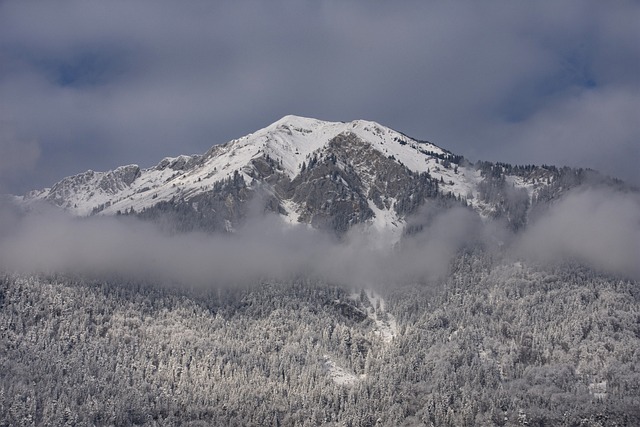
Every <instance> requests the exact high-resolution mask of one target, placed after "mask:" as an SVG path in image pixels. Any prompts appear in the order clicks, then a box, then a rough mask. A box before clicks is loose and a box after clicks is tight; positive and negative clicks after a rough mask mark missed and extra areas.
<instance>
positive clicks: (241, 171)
mask: <svg viewBox="0 0 640 427" xmlns="http://www.w3.org/2000/svg"><path fill="white" fill-rule="evenodd" d="M551 175H552V173H551V172H550V171H549V170H547V169H545V168H536V169H535V170H534V169H513V168H511V167H509V165H492V164H488V163H486V164H481V165H472V164H470V163H469V162H466V161H464V159H463V157H462V156H458V155H455V154H453V153H450V152H449V151H446V150H444V149H442V148H440V147H438V146H436V145H434V144H431V143H429V142H425V141H419V140H416V139H413V138H410V137H408V136H407V135H405V134H403V133H400V132H397V131H395V130H393V129H391V128H388V127H385V126H383V125H381V124H379V123H376V122H373V121H367V120H354V121H351V122H330V121H322V120H318V119H313V118H306V117H300V116H295V115H288V116H285V117H283V118H281V119H280V120H278V121H276V122H274V123H272V124H270V125H268V126H266V127H264V128H262V129H260V130H257V131H255V132H254V133H251V134H248V135H246V136H243V137H240V138H238V139H234V140H232V141H229V142H227V143H226V144H221V145H214V146H213V147H211V149H209V150H208V151H207V152H206V153H205V154H204V155H191V156H187V155H181V156H177V157H166V158H164V159H162V160H161V161H160V162H159V163H158V164H157V165H156V166H154V167H151V168H148V169H141V168H140V167H138V166H137V165H128V166H122V167H119V168H116V169H114V170H112V171H108V172H94V171H87V172H84V173H82V174H79V175H75V176H72V177H68V178H65V179H63V180H61V181H60V182H58V183H56V184H55V185H54V186H53V187H51V188H48V189H43V190H39V191H32V192H30V193H29V194H27V195H25V196H23V197H22V200H23V203H25V204H27V205H28V204H30V203H32V202H35V201H39V200H43V201H46V202H49V203H52V204H54V205H57V206H59V207H61V208H63V209H65V210H68V211H70V212H72V213H74V214H76V215H92V214H98V213H99V214H117V213H123V214H124V213H139V212H142V211H147V212H149V211H153V210H154V209H155V210H156V211H157V210H158V209H162V210H163V212H164V211H165V210H167V209H169V210H171V209H174V208H175V209H178V208H177V206H180V209H182V210H180V215H184V214H185V212H187V213H188V214H189V215H192V216H198V217H199V218H200V217H202V216H205V217H207V216H210V217H211V218H209V219H208V220H210V221H214V222H215V221H218V219H217V218H218V217H220V218H223V217H224V221H226V222H224V221H223V222H224V224H226V223H227V222H228V223H230V224H232V225H231V227H233V223H234V221H240V220H241V218H242V216H243V215H244V214H243V213H242V208H241V206H243V205H244V204H245V203H246V202H247V201H248V200H250V199H251V197H253V195H254V194H256V192H261V194H263V195H264V194H267V199H268V204H269V209H270V210H272V211H274V212H278V213H280V214H282V215H283V217H284V218H285V219H286V221H288V222H294V223H295V222H306V223H309V224H311V225H314V226H320V227H330V228H334V229H338V230H340V231H345V230H346V229H348V228H349V227H350V226H351V225H354V224H357V223H362V222H365V223H366V222H368V223H370V224H371V225H373V226H375V227H376V228H378V229H380V228H381V229H389V228H391V229H393V230H401V229H402V228H403V224H404V220H405V218H406V216H407V215H410V214H411V213H412V212H415V211H416V210H417V209H418V207H419V206H421V205H422V204H423V203H424V202H425V200H426V199H428V198H436V197H442V198H447V197H449V198H453V199H455V200H457V201H458V202H460V203H465V204H468V205H471V206H472V207H474V208H475V209H477V210H478V211H479V212H480V213H481V214H482V215H483V216H491V215H494V214H496V212H498V213H499V212H501V210H504V203H505V201H504V200H502V201H500V200H496V201H495V202H494V201H492V200H490V199H491V198H493V197H494V196H495V194H503V193H504V192H506V191H507V190H505V189H504V188H502V187H505V188H506V185H507V184H508V186H509V188H513V189H516V190H518V191H520V190H523V191H524V193H522V192H520V193H518V194H521V193H522V194H523V195H524V196H523V197H524V198H526V199H527V200H532V198H533V197H534V196H535V195H536V194H537V192H538V191H539V190H540V189H541V188H543V187H544V186H545V185H548V184H549V182H553V177H552V176H551ZM496 185H497V186H500V189H498V190H496V191H497V192H494V193H495V194H494V193H492V192H491V191H489V189H491V188H493V187H494V186H496ZM265 190H266V191H265ZM492 191H493V190H492ZM509 191H511V190H509ZM514 191H515V190H514ZM511 192H512V193H513V191H511ZM504 194H506V193H504ZM509 197H511V196H509ZM518 197H520V198H522V197H521V196H518ZM163 203H164V204H163ZM518 203H520V202H518ZM523 203H524V202H523ZM159 206H160V207H159ZM185 206H187V207H188V208H187V209H186V210H184V207H185ZM191 211H193V212H191ZM523 212H524V214H526V209H525V210H524V211H523ZM154 215H155V214H154ZM214 217H215V218H214ZM191 220H193V219H190V221H191ZM212 227H213V228H219V224H218V222H216V223H215V224H214V226H212ZM223 228H224V229H227V228H228V227H227V226H226V225H225V226H224V227H223ZM394 232H395V231H394Z"/></svg>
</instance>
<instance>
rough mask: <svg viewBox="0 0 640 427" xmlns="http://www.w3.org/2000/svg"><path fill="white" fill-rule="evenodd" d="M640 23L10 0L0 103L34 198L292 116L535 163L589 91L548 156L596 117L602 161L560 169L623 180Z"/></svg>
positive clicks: (576, 143)
mask: <svg viewBox="0 0 640 427" xmlns="http://www.w3.org/2000/svg"><path fill="white" fill-rule="evenodd" d="M639 17H640V6H638V5H637V4H635V3H631V2H630V3H617V4H615V5H611V4H607V5H601V4H600V3H599V2H596V1H591V2H585V3H580V4H577V3H558V2H552V1H549V2H535V3H527V4H523V3H518V4H516V3H513V2H505V1H491V2H487V3H483V4H482V5H478V4H477V3H476V2H468V1H460V2H446V3H437V2H409V3H403V5H396V4H394V5H393V6H390V5H385V4H383V3H371V2H367V3H366V4H364V3H358V2H349V3H345V2H312V3H310V2H291V1H274V2H268V3H263V2H250V3H245V2H243V3H233V4H225V3H211V2H189V3H188V4H183V3H175V2H165V1H160V2H157V1H153V2H151V1H140V2H124V1H121V2H109V3H95V2H80V1H71V0H70V1H63V2H56V4H55V5H54V4H48V3H24V2H19V1H5V2H2V3H1V4H0V64H1V65H0V108H3V109H5V110H7V111H9V113H10V114H11V116H12V117H14V118H15V123H16V127H17V128H16V129H17V132H18V133H19V134H21V135H24V138H26V139H27V140H36V141H38V142H39V144H40V145H41V147H42V153H43V155H42V158H41V160H40V163H39V165H38V166H39V168H38V172H34V173H33V174H32V175H31V174H30V175H29V177H28V178H29V179H28V180H29V182H30V186H32V187H33V186H46V185H50V184H51V183H52V182H51V181H52V180H54V179H60V178H62V177H63V176H65V175H70V174H72V173H77V172H80V171H82V170H86V169H89V168H91V169H95V170H104V169H109V168H113V167H115V166H118V165H120V164H128V163H132V162H136V163H140V164H142V165H143V166H150V165H152V164H153V163H155V162H156V161H158V160H159V159H161V158H162V157H164V156H167V155H177V154H182V153H184V154H191V153H198V152H204V151H206V150H207V149H208V148H209V147H210V146H211V145H213V144H217V143H222V142H226V141H227V140H229V139H232V138H236V137H239V136H242V135H244V134H246V133H249V132H252V131H255V130H256V129H258V128H260V127H262V126H265V125H267V124H269V123H271V122H273V121H275V120H277V119H278V118H279V117H281V116H283V115H285V114H299V115H307V116H313V117H317V118H320V119H327V120H352V119H358V118H365V119H370V120H376V121H379V122H381V123H382V124H385V125H388V126H391V127H393V128H395V129H398V130H401V131H403V132H405V133H408V134H410V135H412V136H415V137H418V138H422V139H429V140H431V141H433V142H436V143H438V144H440V145H442V146H444V147H445V148H449V149H451V150H453V151H456V152H458V153H460V154H463V155H466V156H468V157H471V158H472V159H474V160H475V159H480V158H481V159H487V160H507V161H513V162H517V163H531V162H532V160H531V158H530V157H531V156H532V155H535V158H542V157H544V156H546V154H545V153H546V152H548V150H547V149H546V147H545V146H544V144H542V148H541V149H540V150H537V151H536V150H534V149H530V148H528V147H529V146H530V144H541V143H540V141H544V140H545V135H549V134H553V132H554V129H555V127H556V126H557V125H556V123H560V122H559V120H555V121H554V120H553V118H554V117H556V112H558V111H566V110H569V109H570V106H571V105H573V104H577V105H578V106H581V102H582V100H587V101H586V102H587V104H589V101H588V99H589V98H590V97H592V96H593V95H592V93H595V94H597V95H596V98H597V97H601V98H602V99H603V100H605V101H607V102H605V103H603V104H601V108H599V109H593V108H592V109H589V108H588V106H587V107H583V108H581V110H582V114H581V115H575V116H569V115H565V117H566V120H567V121H568V124H567V126H569V128H571V129H574V132H573V134H571V138H568V139H563V140H561V141H557V142H556V145H555V147H556V148H557V150H555V151H553V152H551V153H550V154H549V155H548V157H549V158H550V159H549V160H546V157H545V162H547V163H559V162H567V161H569V160H565V159H566V158H568V157H569V155H570V153H572V152H577V151H578V150H579V149H580V148H581V147H582V145H581V144H582V142H581V140H579V132H578V130H579V128H580V126H582V125H583V124H587V125H589V124H590V123H594V122H597V123H599V124H600V127H599V128H600V129H606V130H611V131H612V132H610V133H607V132H604V131H601V132H600V133H598V135H602V137H603V138H606V143H607V145H608V153H610V158H609V159H606V161H601V159H602V158H601V156H600V155H599V153H596V151H595V150H582V151H581V153H582V157H578V158H577V159H575V158H570V161H575V163H578V162H580V163H583V162H584V163H586V164H587V165H595V166H597V167H602V168H604V169H605V170H606V171H607V172H609V173H613V174H618V175H619V176H622V177H624V178H630V179H633V176H632V173H631V169H630V168H631V167H632V166H631V165H630V164H629V163H624V164H623V165H621V166H619V169H614V168H613V167H612V166H611V165H612V164H614V163H616V164H618V165H619V162H618V161H617V160H619V159H621V158H625V157H627V158H628V157H629V148H628V145H629V142H628V141H629V139H630V138H631V140H633V139H635V140H637V139H638V135H639V132H638V130H637V129H636V128H634V127H632V126H626V125H625V127H624V128H623V130H622V131H616V129H618V128H617V127H616V126H617V123H618V120H617V118H616V113H615V112H617V111H619V108H620V107H621V106H625V105H627V106H630V107H633V106H636V105H637V103H638V101H637V100H638V97H639V95H638V93H637V91H635V92H634V91H632V90H630V89H632V88H634V87H637V85H638V79H639V77H638V75H639V74H640V73H638V72H634V69H636V70H635V71H637V67H638V61H639V58H640V48H639V47H638V45H637V43H636V40H637V39H638V30H637V25H634V24H635V22H637V20H638V19H639ZM92 55H93V56H92ZM83 58H89V60H88V62H86V61H85V60H84V59H83ZM91 58H94V59H91ZM83 61H85V62H83ZM91 61H94V62H91ZM83 73H84V74H83ZM593 85H595V87H592V86H593ZM623 94H626V95H623ZM625 96H626V98H625ZM592 105H595V104H592ZM563 106H567V107H563ZM559 117H563V116H562V115H561V116H559ZM62 152H64V153H68V154H65V155H62V154H60V153H62ZM532 153H533V154H532ZM554 154H557V155H558V157H554ZM45 159H46V160H45ZM25 186H26V184H25V185H23V186H21V187H19V186H16V187H15V190H16V191H18V190H20V191H22V190H25V189H26V188H24V187H25Z"/></svg>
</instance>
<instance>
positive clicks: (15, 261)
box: [0, 190, 640, 286]
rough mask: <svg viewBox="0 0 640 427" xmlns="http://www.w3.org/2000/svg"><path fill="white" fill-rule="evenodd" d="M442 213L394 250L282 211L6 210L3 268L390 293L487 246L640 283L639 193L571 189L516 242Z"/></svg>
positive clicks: (474, 221) (1, 225)
mask: <svg viewBox="0 0 640 427" xmlns="http://www.w3.org/2000/svg"><path fill="white" fill-rule="evenodd" d="M433 209H434V208H432V207H430V206H429V205H427V206H425V207H424V208H423V210H422V211H421V212H420V213H418V214H417V216H416V217H415V218H412V219H411V221H412V222H414V223H420V227H419V228H417V230H419V231H417V232H415V233H413V234H411V235H410V236H404V237H403V238H402V240H401V242H400V243H399V244H396V245H392V244H390V243H389V242H390V241H392V239H391V238H392V236H390V235H386V234H385V233H384V232H378V231H375V230H374V229H373V228H372V227H354V228H353V229H352V230H351V231H350V232H349V233H348V234H347V235H346V236H343V238H341V239H337V238H336V237H335V236H332V235H330V234H328V233H323V232H320V231H318V230H315V229H312V228H310V227H308V226H306V225H298V226H292V225H289V224H284V223H283V222H282V221H281V220H280V219H279V218H278V217H277V216H275V215H267V216H262V215H261V216H256V217H255V218H252V219H251V220H249V221H247V225H246V226H244V227H242V228H240V229H239V230H237V232H235V233H233V234H207V233H195V232H194V233H170V232H167V231H166V229H161V228H160V227H159V226H157V225H156V224H154V223H151V222H147V221H142V220H139V219H136V218H132V217H105V216H95V217H89V218H74V217H70V216H68V215H66V214H64V213H61V212H59V211H54V210H45V211H41V212H39V213H31V214H26V215H20V214H17V213H16V212H14V211H13V210H11V209H7V207H6V206H5V207H3V208H2V209H0V268H2V269H3V270H5V271H16V272H23V273H70V274H80V275H87V276H90V277H97V278H110V277H118V278H127V279H129V280H141V281H149V282H158V283H166V284H181V285H186V286H226V285H236V284H251V283H259V282H260V281H264V280H290V279H294V278H299V277H311V278H315V279H318V280H324V281H327V282H330V283H336V284H344V285H350V286H375V285H378V286H381V285H392V284H405V283H420V282H426V281H430V280H434V279H437V278H441V277H443V276H445V275H446V274H447V273H448V271H449V266H450V262H451V260H452V259H453V257H454V256H455V255H456V253H458V252H459V250H460V249H462V248H464V247H467V246H477V245H483V246H484V247H496V246H502V250H505V251H506V252H507V253H509V254H515V255H516V256H517V257H520V258H522V259H525V260H531V261H535V262H538V263H539V262H543V263H557V262H562V261H565V260H568V261H577V262H581V263H583V264H586V265H588V266H591V267H593V268H595V269H597V270H601V271H605V272H610V273H616V274H622V275H626V276H629V277H631V278H640V267H639V264H640V263H639V262H638V261H639V254H640V250H639V245H640V243H639V242H640V199H639V198H638V196H637V194H624V193H611V191H605V190H583V191H579V192H575V193H572V194H569V195H567V196H566V197H564V198H563V199H561V200H560V201H558V202H556V203H555V204H553V205H552V206H551V207H550V208H549V209H548V210H547V212H546V213H545V214H543V215H542V216H540V217H539V218H537V219H536V220H535V221H533V222H532V223H531V224H530V225H529V226H528V227H527V229H526V230H525V231H524V232H521V233H520V234H518V235H515V236H514V235H511V234H509V232H507V231H506V229H505V228H503V227H500V226H499V225H498V223H496V222H490V221H481V220H480V218H479V216H478V215H477V214H475V213H474V212H473V211H471V210H470V209H464V208H453V209H447V210H436V211H435V212H434V211H433ZM424 218H428V221H422V222H421V219H424ZM496 243H499V244H500V245H496Z"/></svg>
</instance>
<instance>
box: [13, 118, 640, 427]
mask: <svg viewBox="0 0 640 427" xmlns="http://www.w3.org/2000/svg"><path fill="white" fill-rule="evenodd" d="M14 200H17V201H18V202H19V204H20V205H21V206H22V207H23V208H24V209H23V211H22V212H20V210H19V209H13V208H12V209H10V210H0V426H13V425H79V426H82V425H86V426H93V425H118V426H120V425H122V426H125V425H145V426H182V425H190V426H205V425H207V426H208V425H224V426H254V425H255V426H262V425H265V426H299V425H327V426H414V425H425V426H472V425H479V426H485V425H491V426H493V425H498V426H517V425H537V426H543V425H544V426H555V425H562V426H632V425H640V409H639V408H640V405H639V404H638V402H640V388H639V387H638V384H640V362H639V360H640V357H639V356H640V353H639V349H640V286H639V285H640V283H639V282H638V279H640V269H639V268H638V264H637V259H638V254H639V253H640V252H639V250H640V248H639V247H638V242H640V228H639V224H640V197H638V192H637V191H635V190H629V188H628V187H627V186H626V185H625V184H624V183H621V182H619V181H616V180H613V179H610V178H607V177H604V176H602V175H600V174H598V173H597V172H594V171H591V170H585V169H572V168H567V167H562V168H558V167H554V166H532V165H528V166H513V165H509V164H504V163H491V162H476V163H472V162H470V161H468V160H467V159H465V158H464V157H463V156H461V155H457V154H454V153H451V152H449V151H447V150H445V149H442V148H440V147H438V146H436V145H434V144H431V143H429V142H425V141H419V140H416V139H413V138H410V137H408V136H406V135H404V134H402V133H399V132H396V131H394V130H391V129H388V128H385V127H383V126H381V125H379V124H376V123H373V122H366V121H354V122H350V123H330V122H323V121H319V120H314V119H307V118H301V117H295V116H287V117H284V118H283V119H281V120H279V121H277V122H276V123H274V124H272V125H270V126H268V127H266V128H264V129H261V130H259V131H257V132H255V133H253V134H251V135H247V136H245V137H242V138H240V139H237V140H233V141H230V142H228V143H226V144H223V145H216V146H214V147H212V148H211V149H210V150H209V151H208V152H206V153H204V154H203V155H194V156H179V157H176V158H166V159H164V160H162V161H161V162H160V163H159V164H158V165H156V166H155V167H152V168H149V169H142V168H140V167H139V166H137V165H128V166H122V167H119V168H116V169H115V170H113V171H109V172H93V171H88V172H85V173H83V174H80V175H76V176H73V177H69V178H65V179H64V180H62V181H60V182H58V183H57V184H55V185H54V186H53V187H51V188H48V189H44V190H39V191H33V192H31V193H29V194H27V195H25V196H21V197H15V198H14ZM43 203H46V204H51V205H54V206H57V207H58V208H61V209H63V210H65V211H67V212H68V213H70V214H72V215H59V214H58V212H55V210H54V212H51V210H50V209H40V207H41V205H42V204H43ZM0 207H2V208H4V206H2V205H1V204H0ZM449 208H450V209H449ZM16 211H17V212H16ZM264 212H270V213H273V214H274V215H262V214H263V213H264ZM74 216H75V217H74ZM111 216H114V217H115V216H119V218H117V219H116V218H112V217H111ZM123 217H127V218H123ZM130 217H135V218H138V219H142V220H146V221H149V222H153V223H154V224H152V225H149V224H148V223H146V222H145V221H140V220H132V218H130ZM479 218H482V219H483V220H482V221H481V220H479ZM291 224H308V225H310V226H311V227H306V226H301V227H293V226H291ZM157 225H160V226H157ZM165 227H166V228H165ZM167 228H168V229H167ZM353 228H355V230H354V232H353V233H348V234H347V232H348V231H349V230H351V229H353ZM318 229H320V230H324V231H327V233H324V232H320V231H318ZM372 230H373V231H381V232H380V233H375V232H372V233H368V231H372ZM176 231H177V232H176ZM180 231H186V232H185V233H181V232H180ZM192 231H205V232H204V233H201V232H192ZM210 231H215V232H216V233H209V232H210ZM359 231H365V232H363V233H360V232H359ZM387 243H389V244H390V245H389V246H386V245H387Z"/></svg>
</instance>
